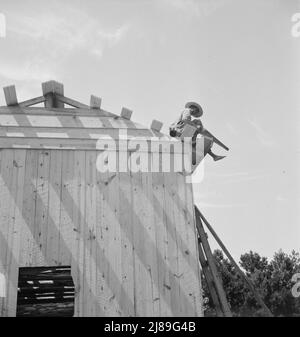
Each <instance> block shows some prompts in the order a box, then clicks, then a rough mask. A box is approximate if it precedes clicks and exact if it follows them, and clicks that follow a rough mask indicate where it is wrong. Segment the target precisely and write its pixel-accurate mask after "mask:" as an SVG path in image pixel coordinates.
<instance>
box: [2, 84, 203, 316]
mask: <svg viewBox="0 0 300 337" xmlns="http://www.w3.org/2000/svg"><path fill="white" fill-rule="evenodd" d="M42 89H43V94H42V96H40V97H37V98H34V99H30V100H28V101H25V102H18V100H17V95H16V91H15V88H14V86H10V87H6V88H4V93H5V98H6V103H7V106H4V107H1V108H0V275H2V283H3V280H4V281H5V282H4V283H5V284H2V289H4V290H3V294H2V297H0V316H43V315H46V316H47V315H48V316H51V315H52V316H58V315H62V316H202V315H203V308H202V307H203V305H202V288H201V277H200V264H199V259H198V243H197V231H196V224H195V211H194V201H193V190H192V184H190V183H188V182H187V179H186V175H185V174H183V172H179V171H176V170H174V169H173V170H172V169H170V172H164V171H163V170H160V169H159V170H156V171H154V172H153V170H148V172H141V171H137V172H134V170H122V169H120V165H121V163H120V160H121V159H119V162H118V158H123V159H124V158H125V159H126V160H127V158H128V156H129V157H130V156H133V155H134V153H135V151H134V150H132V151H131V152H130V151H129V153H128V151H126V150H127V148H126V146H125V147H124V144H125V145H126V144H127V142H128V141H133V143H132V144H134V141H137V140H139V139H141V138H143V139H146V141H147V142H150V141H151V140H153V138H155V137H159V139H160V143H161V144H160V145H161V146H159V147H158V148H156V147H154V148H152V149H150V150H149V149H143V150H142V152H143V153H144V154H146V155H147V156H148V158H150V161H151V158H152V159H153V162H155V161H156V159H155V158H157V154H159V153H162V152H164V151H165V150H166V151H167V149H168V148H169V147H170V143H174V142H179V141H177V140H175V141H174V139H171V138H170V137H168V136H165V135H163V134H162V133H161V124H160V123H159V122H157V121H153V123H152V125H151V127H150V128H147V127H144V126H141V125H139V124H137V123H134V122H133V121H131V111H130V110H128V109H125V108H123V109H122V112H121V113H120V115H116V114H113V113H110V112H107V111H105V110H103V109H102V108H101V99H100V98H98V97H96V96H91V100H90V105H85V104H82V103H80V102H77V101H75V100H73V99H70V98H68V97H66V96H65V95H64V88H63V85H62V84H60V83H58V82H55V81H49V82H46V83H43V85H42ZM33 105H37V106H33ZM67 106H68V107H67ZM124 134H125V135H126V137H127V138H124V139H125V140H124V139H123V135H124ZM99 140H103V141H105V140H109V141H110V142H112V143H113V141H115V142H116V144H117V145H116V148H113V147H112V148H109V147H107V153H108V155H109V153H110V154H111V153H118V156H117V162H118V163H119V166H117V167H118V169H117V170H115V172H109V171H106V172H105V171H103V172H102V171H101V170H99V167H97V160H99V155H100V154H103V153H104V151H105V148H99V143H97V142H99ZM121 142H122V144H123V145H122V146H121V145H120V144H121ZM124 142H125V143H124ZM97 144H98V145H97ZM164 149H165V150H164ZM140 150H141V149H140ZM109 151H110V152H109ZM171 154H172V155H173V156H174V157H175V156H177V157H178V156H180V155H181V154H180V153H176V151H175V150H174V151H173V152H172V153H171ZM122 155H124V157H121V156H122ZM100 158H103V157H100ZM159 158H160V157H159ZM126 160H125V162H126Z"/></svg>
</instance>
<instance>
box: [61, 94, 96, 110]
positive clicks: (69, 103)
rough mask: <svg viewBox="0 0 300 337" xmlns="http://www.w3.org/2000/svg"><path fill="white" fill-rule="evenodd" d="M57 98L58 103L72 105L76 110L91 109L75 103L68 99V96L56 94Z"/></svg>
mask: <svg viewBox="0 0 300 337" xmlns="http://www.w3.org/2000/svg"><path fill="white" fill-rule="evenodd" d="M55 97H56V100H57V101H59V102H61V103H66V104H68V105H71V106H72V107H74V108H78V109H89V108H90V107H89V106H88V105H86V104H83V103H80V102H78V101H75V100H74V99H71V98H68V97H66V96H62V95H59V94H56V95H55Z"/></svg>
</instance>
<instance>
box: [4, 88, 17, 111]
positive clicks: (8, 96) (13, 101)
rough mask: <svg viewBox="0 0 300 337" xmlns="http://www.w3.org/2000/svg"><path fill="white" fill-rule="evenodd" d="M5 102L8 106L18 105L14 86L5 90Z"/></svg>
mask: <svg viewBox="0 0 300 337" xmlns="http://www.w3.org/2000/svg"><path fill="white" fill-rule="evenodd" d="M3 91H4V96H5V101H6V105H7V106H13V105H18V99H17V93H16V87H15V86H14V85H9V86H7V87H4V88H3Z"/></svg>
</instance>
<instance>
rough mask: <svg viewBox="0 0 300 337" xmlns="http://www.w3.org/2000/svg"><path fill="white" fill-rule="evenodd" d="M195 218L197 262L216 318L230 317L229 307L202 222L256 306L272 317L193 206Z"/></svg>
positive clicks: (221, 243)
mask: <svg viewBox="0 0 300 337" xmlns="http://www.w3.org/2000/svg"><path fill="white" fill-rule="evenodd" d="M195 216H196V227H197V231H198V236H199V240H198V247H199V249H198V250H199V260H200V264H201V267H202V270H203V274H204V276H205V279H206V282H207V286H208V290H209V292H210V295H211V297H212V301H213V303H214V306H215V309H216V313H217V316H225V317H231V316H232V314H231V311H230V306H229V303H228V301H227V298H226V294H225V291H224V288H223V285H222V280H221V277H220V274H219V273H218V270H217V267H216V264H215V259H214V256H213V254H212V251H211V249H210V246H209V243H208V240H207V234H206V233H205V231H204V227H203V223H202V222H204V223H205V225H206V227H207V228H208V230H209V231H210V232H211V234H212V235H213V237H214V238H215V240H216V241H217V242H218V244H219V245H220V247H221V248H222V250H223V252H224V253H225V254H226V255H227V257H228V259H229V260H230V262H231V263H232V264H233V265H234V267H235V269H236V271H237V272H238V273H239V275H240V276H241V277H242V279H243V280H244V281H245V283H246V284H247V286H248V287H249V289H250V291H251V292H252V293H253V295H254V297H255V299H256V301H257V302H258V304H259V305H260V306H261V307H262V308H263V309H264V311H265V313H266V316H269V317H272V316H273V315H272V313H271V311H270V309H269V308H268V307H267V306H266V304H265V303H264V301H263V300H262V298H261V296H260V295H259V294H258V292H257V291H256V289H255V288H254V285H253V283H252V281H251V280H250V279H249V278H248V277H247V276H246V275H245V274H244V273H243V272H242V270H241V269H240V267H239V266H238V264H237V263H236V262H235V261H234V259H233V257H232V256H231V254H230V253H229V251H228V250H227V249H226V247H225V246H224V244H223V242H222V241H221V239H220V238H219V237H218V235H217V234H216V232H215V231H214V230H213V228H212V227H211V225H210V224H209V222H208V221H207V220H206V219H205V217H204V216H203V215H202V213H201V212H200V211H199V209H198V207H197V206H195Z"/></svg>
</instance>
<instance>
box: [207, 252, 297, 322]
mask: <svg viewBox="0 0 300 337" xmlns="http://www.w3.org/2000/svg"><path fill="white" fill-rule="evenodd" d="M214 257H215V260H216V264H217V268H218V270H219V273H220V275H221V278H222V282H223V287H224V290H225V293H226V296H227V299H228V302H229V304H230V307H231V311H232V313H233V314H234V315H235V316H264V315H265V313H264V311H263V309H262V308H260V306H259V305H258V303H257V302H256V300H255V298H254V296H253V294H252V293H251V292H250V290H249V289H248V287H247V285H246V284H245V282H244V280H243V279H242V278H241V277H240V275H239V274H238V273H237V271H236V270H235V267H234V266H233V265H232V264H231V263H230V261H229V260H228V259H227V258H225V257H224V255H223V253H222V251H220V250H215V251H214ZM239 263H240V266H241V268H242V269H243V271H244V272H245V273H246V275H247V276H248V277H249V278H250V279H251V280H252V282H253V284H254V286H255V289H256V290H257V292H258V293H259V294H260V296H261V297H262V299H263V301H264V302H265V303H266V305H267V306H268V307H269V309H270V310H271V311H272V313H273V314H274V315H275V316H300V299H299V298H298V299H297V298H294V297H293V296H292V293H291V289H292V287H293V284H292V281H291V279H292V276H293V275H294V274H295V273H297V272H300V255H299V253H296V252H295V251H292V253H291V254H286V253H284V252H283V251H282V250H279V251H278V252H276V253H275V254H274V256H273V258H272V260H271V261H268V259H267V258H266V257H261V256H260V255H259V254H258V253H254V252H252V251H250V252H249V253H245V254H243V255H241V257H240V262H239ZM203 290H204V297H205V298H206V303H205V308H204V310H205V314H206V315H208V316H210V315H215V310H214V307H213V303H212V299H211V297H210V294H209V291H208V288H207V285H206V282H205V280H204V278H203Z"/></svg>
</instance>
